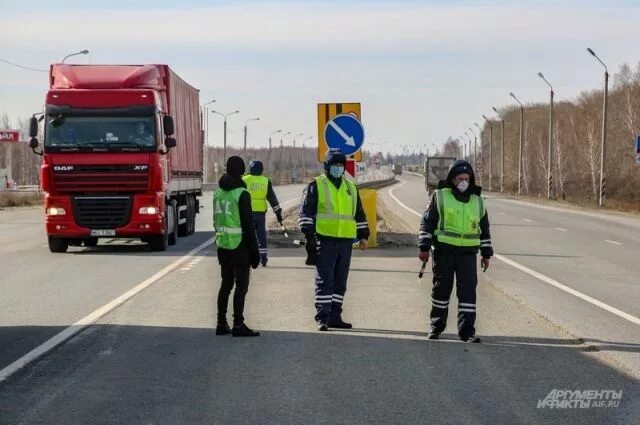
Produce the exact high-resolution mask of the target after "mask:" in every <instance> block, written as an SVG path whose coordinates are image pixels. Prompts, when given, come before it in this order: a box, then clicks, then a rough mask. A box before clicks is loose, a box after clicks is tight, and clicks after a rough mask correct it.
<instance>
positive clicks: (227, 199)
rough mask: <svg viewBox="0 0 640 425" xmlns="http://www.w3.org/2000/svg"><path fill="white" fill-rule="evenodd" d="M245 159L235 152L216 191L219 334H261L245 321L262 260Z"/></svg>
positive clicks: (215, 225) (215, 219) (214, 218)
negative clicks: (254, 274) (254, 276)
mask: <svg viewBox="0 0 640 425" xmlns="http://www.w3.org/2000/svg"><path fill="white" fill-rule="evenodd" d="M244 171H245V168H244V161H243V160H242V158H240V157H239V156H232V157H230V158H229V160H228V161H227V172H226V174H224V175H223V176H222V178H220V181H219V182H218V189H217V190H216V191H215V193H214V194H213V226H214V227H215V230H216V246H217V253H218V262H219V263H220V271H221V274H222V284H221V285H220V291H219V292H218V326H217V327H216V335H227V334H232V335H233V336H242V337H244V336H259V335H260V333H259V332H256V331H254V330H252V329H250V328H249V327H247V325H245V323H244V301H245V297H246V296H247V291H248V290H249V276H250V269H249V267H252V268H254V269H255V268H257V267H258V264H259V263H260V255H259V254H258V242H257V240H256V232H255V230H254V227H253V217H252V213H251V195H249V192H247V186H246V184H245V183H244V181H243V180H242V175H243V174H244ZM234 286H235V288H236V289H235V292H234V293H233V329H231V328H230V327H229V324H228V323H227V306H228V304H229V295H230V294H231V290H232V289H233V287H234Z"/></svg>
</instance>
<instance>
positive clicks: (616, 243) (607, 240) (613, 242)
mask: <svg viewBox="0 0 640 425" xmlns="http://www.w3.org/2000/svg"><path fill="white" fill-rule="evenodd" d="M604 241H605V242H609V243H611V244H614V245H622V243H621V242H616V241H610V240H609V239H605V240H604Z"/></svg>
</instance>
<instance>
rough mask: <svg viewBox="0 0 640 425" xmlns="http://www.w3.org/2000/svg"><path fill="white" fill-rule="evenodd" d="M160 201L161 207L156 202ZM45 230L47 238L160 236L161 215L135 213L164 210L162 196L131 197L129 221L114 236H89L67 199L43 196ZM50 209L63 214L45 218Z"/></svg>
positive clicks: (90, 234)
mask: <svg viewBox="0 0 640 425" xmlns="http://www.w3.org/2000/svg"><path fill="white" fill-rule="evenodd" d="M158 199H162V204H160V203H159V202H158ZM44 206H45V228H46V231H47V235H48V236H58V237H65V238H76V239H79V238H89V237H111V238H114V237H115V238H118V237H119V238H141V237H145V236H153V235H159V234H163V233H164V214H163V213H161V214H153V215H149V214H144V215H143V214H139V210H140V208H141V207H143V206H144V207H147V206H156V207H157V208H158V209H159V211H164V196H162V195H160V196H157V195H156V196H154V195H147V194H143V195H135V196H133V201H132V207H131V216H130V219H129V222H128V223H127V224H126V225H124V226H119V227H116V228H115V229H110V230H115V235H113V236H111V235H108V236H95V235H92V233H91V230H92V229H91V228H89V227H84V226H80V225H78V224H77V222H76V218H75V217H74V210H73V205H72V199H71V196H50V195H46V196H45V203H44ZM51 207H56V208H62V209H64V211H65V214H64V215H49V214H46V212H47V211H48V210H49V208H51Z"/></svg>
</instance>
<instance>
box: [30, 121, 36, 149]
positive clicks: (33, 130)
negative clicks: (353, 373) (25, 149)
mask: <svg viewBox="0 0 640 425" xmlns="http://www.w3.org/2000/svg"><path fill="white" fill-rule="evenodd" d="M29 137H38V119H37V118H36V117H31V118H29ZM29 146H31V141H30V142H29ZM36 146H37V145H36Z"/></svg>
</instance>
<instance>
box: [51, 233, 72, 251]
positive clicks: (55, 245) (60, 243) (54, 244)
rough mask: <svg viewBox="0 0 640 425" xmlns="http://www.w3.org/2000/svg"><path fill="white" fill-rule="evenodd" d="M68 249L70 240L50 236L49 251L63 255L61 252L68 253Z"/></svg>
mask: <svg viewBox="0 0 640 425" xmlns="http://www.w3.org/2000/svg"><path fill="white" fill-rule="evenodd" d="M68 248H69V240H68V239H64V238H58V237H55V236H49V251H51V252H58V253H61V252H67V249H68Z"/></svg>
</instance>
